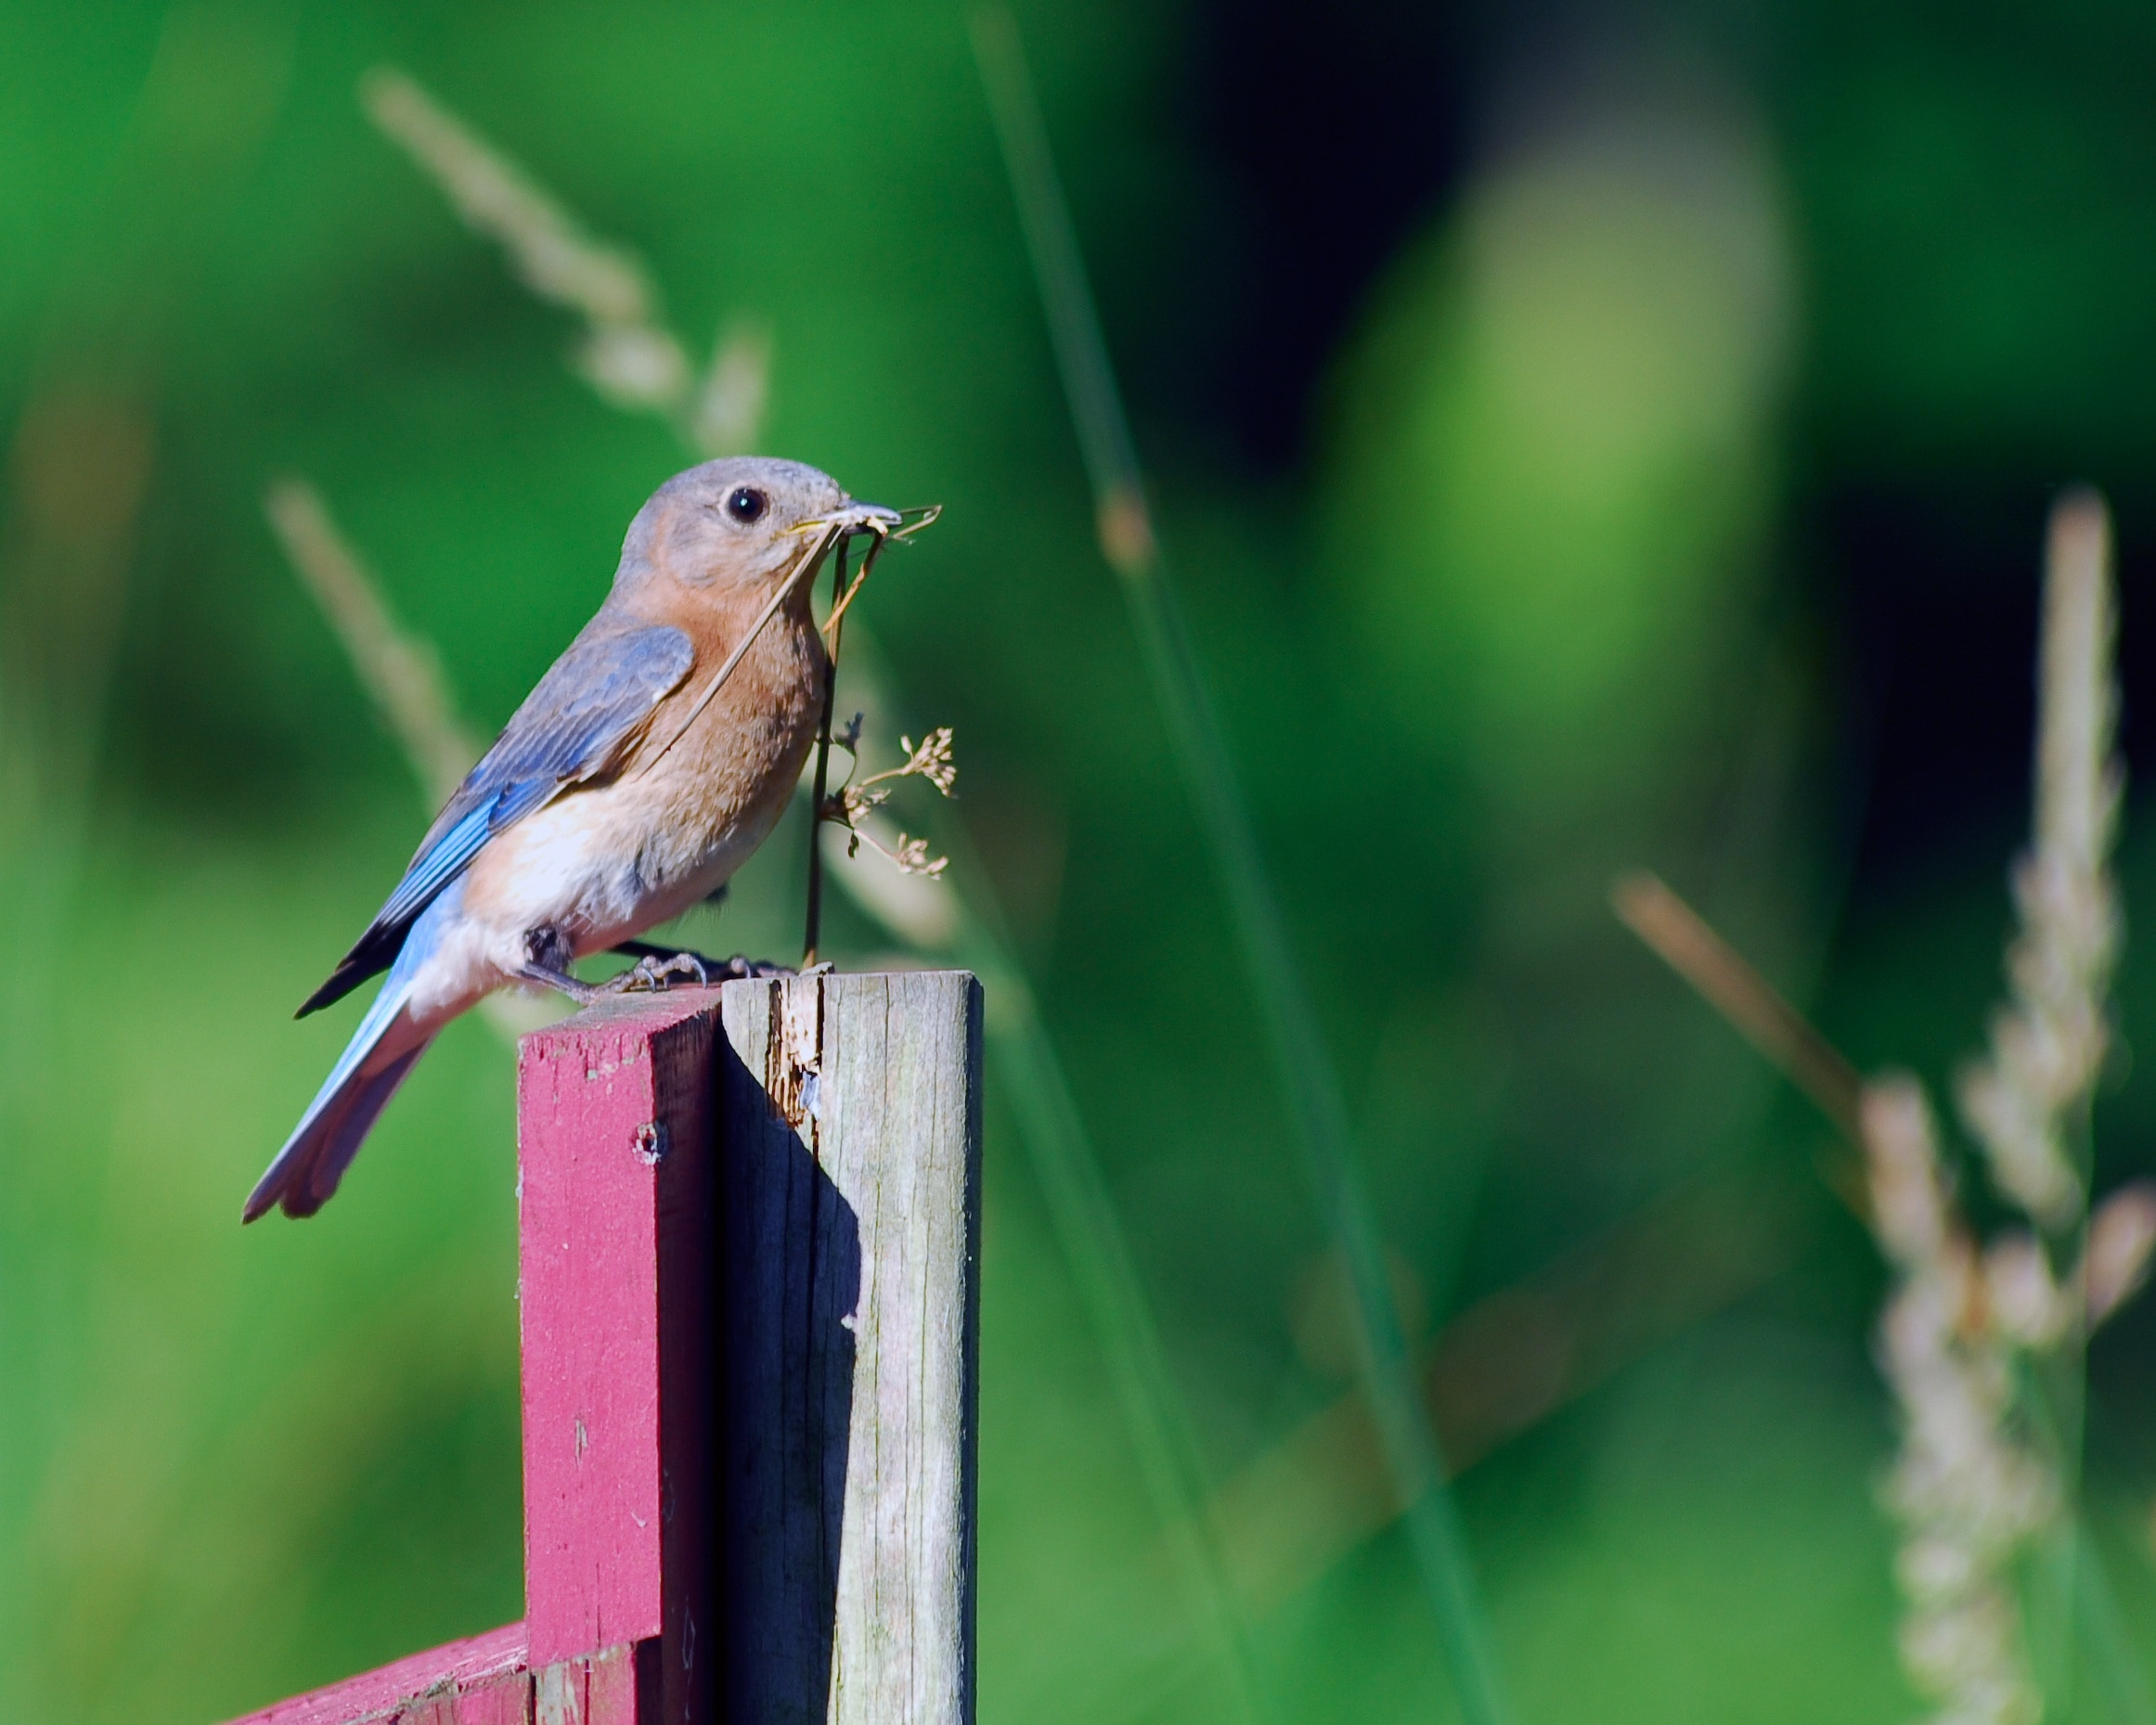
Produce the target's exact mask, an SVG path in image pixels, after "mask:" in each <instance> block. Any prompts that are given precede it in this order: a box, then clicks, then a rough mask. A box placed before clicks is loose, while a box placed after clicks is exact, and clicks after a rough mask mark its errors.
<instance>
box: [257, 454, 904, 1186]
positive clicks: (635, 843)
mask: <svg viewBox="0 0 2156 1725" xmlns="http://www.w3.org/2000/svg"><path fill="white" fill-rule="evenodd" d="M898 521H899V517H898V516H897V513H896V512H895V511H893V510H890V509H885V508H879V507H877V506H876V505H874V504H868V503H856V502H855V501H854V500H853V499H852V498H851V497H849V496H846V492H845V490H844V489H843V488H841V487H840V486H839V485H838V483H836V482H835V481H833V480H832V479H831V478H829V477H828V476H826V475H825V474H822V473H820V472H818V471H817V470H815V469H814V468H811V467H804V466H802V465H801V464H800V463H799V462H795V461H765V460H749V459H733V460H724V461H707V462H705V463H704V465H703V466H702V467H695V468H691V469H690V470H688V471H687V472H686V473H678V474H676V475H675V476H674V477H673V478H672V479H670V480H668V481H667V482H666V483H665V484H664V485H662V486H660V487H659V489H658V490H657V491H656V492H654V493H652V498H651V501H650V502H648V503H646V504H645V505H644V507H643V508H641V509H639V510H638V511H637V518H636V520H635V521H631V522H630V523H629V531H628V537H627V538H626V540H625V541H624V543H623V545H622V554H621V566H620V568H619V569H618V570H617V571H616V573H615V574H614V578H613V590H612V591H611V592H609V593H608V594H607V596H606V602H605V603H604V604H602V605H601V606H600V608H599V614H598V615H597V616H595V617H593V618H592V620H591V621H590V622H589V623H588V624H586V625H585V626H584V629H583V632H582V633H581V634H579V635H578V636H577V637H576V638H575V640H574V641H572V642H571V643H570V644H569V650H568V651H567V652H565V653H563V654H562V657H561V658H559V659H558V660H556V661H555V662H554V665H553V668H552V669H551V670H549V672H548V673H547V675H546V676H543V677H541V678H540V679H539V684H538V687H537V688H536V689H533V690H532V692H531V694H530V696H529V697H528V698H527V699H526V700H525V702H524V704H523V706H521V707H519V708H518V709H517V710H516V714H515V715H514V716H513V717H511V718H510V722H509V727H508V728H507V729H505V730H504V731H503V732H502V734H501V736H500V737H499V739H497V741H496V742H495V745H494V747H493V748H491V749H489V750H488V751H487V752H486V754H485V755H484V758H483V759H482V760H481V761H480V763H479V765H478V766H474V767H473V768H472V769H471V773H470V774H469V775H468V776H467V777H466V779H465V780H464V782H463V783H462V784H461V785H459V786H458V788H457V792H456V794H455V795H453V796H452V797H451V798H450V799H449V802H448V805H447V806H445V808H444V809H443V810H442V812H441V813H440V814H439V815H437V816H436V817H434V824H433V825H432V827H430V828H429V829H428V830H427V836H426V837H425V838H424V839H422V840H421V841H420V848H419V853H418V855H416V856H414V857H413V858H412V861H411V866H410V867H409V868H408V869H406V870H405V878H404V879H403V880H402V881H401V882H398V884H397V889H396V891H395V892H394V893H392V894H391V895H390V896H389V902H388V903H386V904H385V905H383V906H382V908H381V910H380V911H379V912H378V913H376V916H375V919H374V921H373V922H372V923H371V924H370V925H369V926H368V930H367V933H364V934H362V935H361V936H360V937H359V941H358V944H357V945H355V946H354V947H353V948H352V950H351V951H350V952H349V953H347V954H346V955H345V956H344V960H343V962H342V963H341V964H340V965H338V967H337V969H336V970H335V971H334V972H332V973H331V974H330V977H329V981H328V982H326V983H324V984H323V985H321V987H319V988H317V989H316V991H315V993H314V995H313V997H312V998H310V999H309V1000H308V1001H307V1003H306V1004H305V1005H304V1006H303V1007H302V1008H301V1009H300V1014H301V1016H302V1017H304V1016H305V1015H306V1014H307V1013H309V1012H312V1011H316V1010H317V1009H319V1008H321V1007H325V1006H328V1005H329V1003H330V1002H331V1001H333V1000H338V999H342V998H343V997H344V996H345V995H347V994H349V993H350V992H351V991H352V990H353V989H354V988H356V987H357V986H358V985H360V984H361V983H363V982H365V981H366V980H367V979H368V977H369V976H373V975H375V974H377V973H379V972H382V971H385V970H386V971H387V972H389V976H388V978H387V980H386V981H384V982H383V984H382V985H381V993H380V994H379V995H377V996H376V997H375V1001H374V1004H373V1006H372V1007H370V1008H369V1009H368V1013H367V1016H366V1017H365V1018H364V1019H362V1020H361V1021H360V1024H359V1028H358V1030H356V1031H355V1033H354V1034H353V1037H352V1040H351V1042H350V1043H349V1044H348V1045H347V1046H346V1048H345V1049H344V1053H343V1055H342V1058H341V1059H339V1061H338V1062H337V1064H336V1066H335V1067H334V1068H333V1069H332V1070H331V1072H330V1074H329V1079H328V1081H327V1082H325V1083H324V1084H323V1086H322V1088H321V1090H320V1091H319V1093H317V1094H316V1098H315V1100H314V1101H313V1102H312V1103H311V1104H309V1106H308V1108H307V1112H306V1113H305V1114H303V1116H302V1117H301V1119H300V1124H299V1125H298V1126H297V1127H295V1128H294V1129H293V1132H292V1135H291V1137H290V1139H286V1140H285V1146H284V1148H283V1149H282V1150H280V1151H279V1152H278V1153H277V1159H276V1160H275V1161H274V1162H272V1163H271V1164H270V1165H269V1168H268V1170H267V1172H265V1174H264V1175H263V1177H262V1178H261V1180H260V1181H258V1182H257V1183H256V1185H255V1188H254V1191H252V1193H250V1194H249V1196H248V1200H247V1208H246V1211H245V1213H244V1219H245V1220H247V1221H250V1222H252V1221H253V1220H254V1218H255V1217H258V1216H261V1215H262V1214H264V1212H265V1211H266V1210H268V1209H269V1207H270V1206H271V1205H272V1204H282V1205H283V1206H284V1211H285V1214H286V1215H287V1216H312V1215H313V1214H314V1213H315V1212H316V1210H318V1209H320V1208H321V1207H322V1205H323V1204H324V1203H326V1202H327V1201H328V1199H329V1195H330V1194H331V1193H332V1192H334V1191H336V1190H337V1182H338V1181H339V1180H340V1179H341V1178H343V1174H344V1170H345V1169H346V1168H347V1167H349V1166H350V1165H351V1163H352V1158H353V1157H354V1156H355V1154H357V1153H358V1151H359V1146H360V1143H361V1142H362V1140H364V1139H365V1138H366V1137H367V1133H368V1128H369V1127H370V1126H373V1125H374V1121H375V1117H376V1116H377V1115H378V1114H381V1110H382V1106H383V1104H385V1103H386V1102H387V1101H389V1099H390V1097H391V1096H392V1095H393V1094H394V1092H395V1090H396V1088H397V1086H398V1085H400V1084H402V1083H403V1082H404V1079H405V1075H407V1073H409V1072H410V1071H411V1069H412V1067H413V1066H414V1065H415V1064H416V1063H417V1062H418V1061H419V1058H420V1055H421V1054H423V1053H425V1052H426V1049H427V1045H428V1043H430V1042H432V1040H433V1038H434V1035H435V1033H436V1032H437V1031H439V1030H440V1029H441V1028H442V1026H443V1025H444V1024H445V1023H448V1022H449V1021H450V1020H451V1019H453V1018H455V1017H456V1016H457V1015H458V1013H459V1012H462V1011H466V1010H468V1009H469V1008H471V1007H472V1006H474V1005H476V1004H477V1003H478V1001H479V1000H480V999H481V998H483V997H484V996H486V995H488V994H490V993H492V992H493V991H494V990H495V989H497V988H499V987H502V986H503V985H507V984H510V983H529V984H536V985H542V986H545V987H549V988H554V989H558V990H560V991H561V992H562V993H564V994H567V995H570V996H571V997H573V998H575V999H577V1000H579V1001H586V1000H589V999H591V998H593V997H594V996H596V995H597V994H599V993H600V992H602V990H600V989H597V988H593V987H591V986H589V985H586V984H584V983H580V982H578V981H577V980H576V979H575V977H574V976H572V975H571V974H570V973H569V967H570V965H571V964H572V963H573V962H575V959H579V958H581V957H583V956H584V955H586V954H587V953H593V952H602V951H605V950H606V949H607V948H609V947H612V946H616V945H617V944H619V943H621V942H623V941H626V940H629V939H631V938H633V937H634V936H635V935H637V934H639V933H642V932H643V931H644V930H646V929H648V928H651V927H652V925H654V924H655V923H660V922H664V921H665V920H667V919H668V918H670V917H674V916H678V915H679V914H680V913H681V912H682V911H684V910H686V909H687V908H689V907H690V906H691V905H693V904H695V903H696V902H697V901H698V900H699V899H703V898H707V897H709V896H710V895H712V894H714V893H716V892H717V890H718V889H719V888H720V887H721V886H723V885H724V884H725V883H726V881H727V879H728V877H729V876H730V875H731V874H732V873H733V871H734V870H735V869H738V868H740V867H741V865H742V862H744V861H745V860H746V859H747V857H748V856H749V854H750V853H751V852H753V851H754V850H755V848H756V846H757V845H758V844H760V843H763V840H764V837H765V835H766V834H767V833H768V832H769V831H770V830H771V827H772V825H773V823H774V822H776V821H777V819H778V817H779V815H780V812H781V810H782V809H783V808H784V807H785V805H786V801H787V798H788V797H789V796H790V795H791V794H792V793H793V790H794V781H795V780H796V779H799V778H800V776H801V767H802V764H803V763H804V762H805V761H806V760H807V754H808V749H809V745H810V743H811V742H812V741H813V740H815V733H816V728H817V725H818V722H819V720H820V716H821V713H822V706H823V690H824V678H825V675H826V669H827V667H828V665H829V663H830V662H829V660H828V659H827V658H826V657H825V655H824V649H823V639H822V637H821V636H820V634H819V633H818V632H817V627H816V622H815V619H814V617H813V616H812V615H811V613H810V611H809V603H808V593H809V587H810V586H811V582H812V578H813V576H814V575H815V573H816V569H817V566H818V565H819V564H820V562H821V560H822V559H823V555H824V553H825V552H826V551H827V550H829V549H830V547H832V546H833V545H834V544H836V543H837V542H838V541H839V540H840V539H841V538H843V537H845V536H846V535H847V534H857V533H878V534H880V533H887V532H889V531H890V530H891V529H892V528H893V527H896V526H897V524H898ZM662 968H663V967H662ZM645 973H646V974H651V973H652V972H651V971H650V968H649V964H648V961H647V965H646V967H645Z"/></svg>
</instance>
